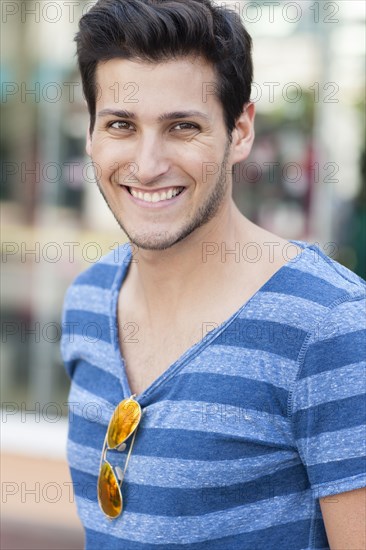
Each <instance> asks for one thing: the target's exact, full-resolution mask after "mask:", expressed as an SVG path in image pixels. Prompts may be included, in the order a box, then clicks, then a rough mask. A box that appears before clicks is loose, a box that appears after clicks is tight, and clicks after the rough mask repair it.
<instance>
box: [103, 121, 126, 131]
mask: <svg viewBox="0 0 366 550" xmlns="http://www.w3.org/2000/svg"><path fill="white" fill-rule="evenodd" d="M123 125H125V126H123ZM128 126H131V125H130V124H129V123H128V122H126V121H124V120H116V121H115V122H111V123H110V124H109V125H108V127H109V128H113V129H114V130H128V129H129V128H128Z"/></svg>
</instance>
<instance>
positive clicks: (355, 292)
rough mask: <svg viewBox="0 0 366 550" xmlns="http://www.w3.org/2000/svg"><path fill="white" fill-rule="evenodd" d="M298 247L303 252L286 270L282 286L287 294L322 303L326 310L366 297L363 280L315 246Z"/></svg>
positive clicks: (304, 245)
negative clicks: (301, 248)
mask: <svg viewBox="0 0 366 550" xmlns="http://www.w3.org/2000/svg"><path fill="white" fill-rule="evenodd" d="M301 245H302V247H303V252H302V253H301V254H300V255H299V256H297V257H296V258H295V259H294V260H292V261H291V262H289V264H287V266H286V269H285V277H284V279H285V280H284V285H285V287H286V288H287V290H288V292H289V293H291V292H296V294H297V296H298V297H300V298H304V299H305V300H308V301H310V302H313V303H318V304H321V305H322V306H323V307H324V308H325V310H332V309H333V308H334V307H336V306H337V305H340V304H342V303H349V302H358V301H362V299H364V298H365V296H366V282H365V281H364V280H363V279H361V278H360V277H359V276H358V275H356V274H355V273H353V272H352V271H350V270H349V269H347V268H346V267H344V266H342V265H341V264H339V263H338V262H336V261H335V260H333V259H331V258H329V257H328V256H326V255H325V254H324V253H323V252H322V251H321V250H320V248H319V247H318V246H317V245H312V244H307V243H301ZM324 313H326V311H324Z"/></svg>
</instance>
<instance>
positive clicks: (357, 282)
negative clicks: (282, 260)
mask: <svg viewBox="0 0 366 550" xmlns="http://www.w3.org/2000/svg"><path fill="white" fill-rule="evenodd" d="M299 260H301V261H294V262H291V263H290V264H288V265H287V267H289V268H293V269H296V270H298V271H300V272H304V273H308V274H310V275H313V276H314V277H318V278H321V279H324V280H325V281H326V282H328V283H330V284H331V285H333V286H335V287H336V288H339V290H341V291H342V290H343V291H344V290H346V292H347V293H349V295H350V296H352V295H353V294H354V292H355V291H356V292H357V291H358V290H359V288H360V287H361V285H362V282H361V279H360V278H359V277H358V276H357V275H356V274H355V273H353V272H352V271H350V270H349V269H346V268H345V267H344V266H342V265H341V264H339V263H338V262H335V261H334V260H333V259H332V258H329V256H327V255H325V254H324V253H323V252H322V251H321V250H320V248H319V247H318V246H315V245H310V246H308V247H307V249H306V250H305V251H304V253H303V255H302V258H301V257H299Z"/></svg>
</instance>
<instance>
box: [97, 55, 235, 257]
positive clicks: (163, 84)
mask: <svg viewBox="0 0 366 550" xmlns="http://www.w3.org/2000/svg"><path fill="white" fill-rule="evenodd" d="M96 79H97V83H98V94H97V95H98V97H97V105H96V123H95V128H94V131H93V134H92V136H91V137H90V136H88V141H87V152H88V154H89V155H90V156H91V157H92V160H93V162H94V163H95V164H96V167H97V168H96V177H97V182H98V186H99V189H100V191H101V193H102V195H103V197H104V198H105V200H106V202H107V204H108V206H109V208H110V209H111V211H112V213H113V214H114V216H115V218H116V220H117V221H118V223H119V224H120V226H121V227H122V229H123V230H124V232H125V233H126V234H127V236H128V238H129V239H130V241H131V242H133V243H134V244H136V245H137V246H138V247H140V248H143V249H150V250H161V249H165V248H169V247H171V246H173V245H174V244H175V243H177V242H179V241H182V240H183V239H187V238H189V235H191V234H192V233H193V232H196V231H197V230H198V229H199V228H200V227H202V226H204V225H206V224H209V223H210V222H212V220H214V219H217V218H218V217H219V216H220V212H221V211H222V210H223V209H224V208H225V205H228V204H229V202H230V201H231V200H232V199H231V185H232V176H231V169H232V165H233V164H234V163H235V162H238V160H241V159H235V154H233V152H232V146H231V145H230V142H229V139H228V135H227V130H226V127H225V123H224V113H223V108H222V106H221V104H220V103H219V101H218V100H217V99H216V98H215V97H214V96H213V95H208V94H207V96H206V94H205V93H204V92H205V90H206V89H208V86H207V83H208V84H210V83H211V84H212V83H213V82H215V76H214V71H213V69H212V68H211V66H210V65H208V64H207V63H205V62H204V61H203V60H200V59H191V58H184V59H183V58H182V59H179V60H172V61H168V62H164V63H158V64H149V63H145V62H144V63H143V62H138V61H132V60H121V59H112V60H110V61H107V62H105V63H99V65H98V68H97V72H96Z"/></svg>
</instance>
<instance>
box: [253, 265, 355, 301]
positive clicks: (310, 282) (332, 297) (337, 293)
mask: <svg viewBox="0 0 366 550" xmlns="http://www.w3.org/2000/svg"><path fill="white" fill-rule="evenodd" d="M284 288H286V294H291V296H298V297H299V298H303V299H304V300H309V301H311V302H315V303H316V304H319V305H322V306H325V307H327V306H330V305H331V304H332V303H333V302H335V301H336V300H339V299H341V298H343V297H344V296H346V292H345V291H344V290H343V289H340V288H337V287H335V286H334V285H333V284H331V283H328V282H327V281H326V280H324V278H320V277H316V276H314V275H311V274H310V273H306V272H304V271H298V270H297V269H296V268H295V267H293V268H290V267H286V266H285V267H283V268H282V269H281V270H280V271H278V272H277V273H276V277H272V279H270V280H269V281H268V283H266V284H265V285H264V287H263V288H262V289H261V290H262V292H265V291H267V290H268V291H270V292H278V293H280V294H282V293H283V289H284Z"/></svg>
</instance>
